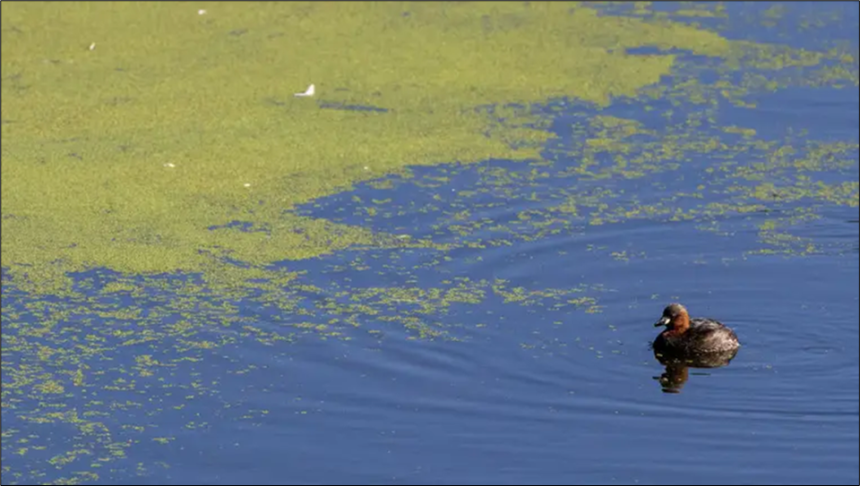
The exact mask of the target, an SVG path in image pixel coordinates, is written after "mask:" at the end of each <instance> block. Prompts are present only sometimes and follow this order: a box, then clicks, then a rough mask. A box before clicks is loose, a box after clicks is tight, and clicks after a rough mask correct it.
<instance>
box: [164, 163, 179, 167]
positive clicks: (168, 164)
mask: <svg viewBox="0 0 860 486" xmlns="http://www.w3.org/2000/svg"><path fill="white" fill-rule="evenodd" d="M164 166H165V167H167V168H168V169H172V168H174V167H176V166H175V165H173V164H171V163H170V162H168V163H166V164H164Z"/></svg>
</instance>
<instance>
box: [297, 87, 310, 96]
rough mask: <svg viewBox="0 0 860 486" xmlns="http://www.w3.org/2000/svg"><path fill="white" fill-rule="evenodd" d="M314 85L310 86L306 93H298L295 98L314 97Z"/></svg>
mask: <svg viewBox="0 0 860 486" xmlns="http://www.w3.org/2000/svg"><path fill="white" fill-rule="evenodd" d="M314 92H315V90H314V85H310V86H308V89H307V90H305V92H304V93H296V94H295V95H294V96H313V95H314Z"/></svg>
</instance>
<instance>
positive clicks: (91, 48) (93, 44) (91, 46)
mask: <svg viewBox="0 0 860 486" xmlns="http://www.w3.org/2000/svg"><path fill="white" fill-rule="evenodd" d="M95 48H96V43H95V42H93V43H92V44H90V50H93V49H95Z"/></svg>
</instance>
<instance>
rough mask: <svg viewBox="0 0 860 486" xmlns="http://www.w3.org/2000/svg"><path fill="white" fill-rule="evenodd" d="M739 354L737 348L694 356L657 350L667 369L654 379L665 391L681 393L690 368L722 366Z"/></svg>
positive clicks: (658, 358)
mask: <svg viewBox="0 0 860 486" xmlns="http://www.w3.org/2000/svg"><path fill="white" fill-rule="evenodd" d="M737 354H738V350H737V349H733V350H729V351H724V352H711V353H702V354H700V355H694V356H689V355H688V356H673V355H670V354H664V353H660V352H657V351H655V352H654V357H655V358H657V361H659V362H660V364H662V365H663V366H665V367H666V370H665V371H664V372H663V374H662V375H660V376H655V377H654V379H655V380H657V381H658V382H659V383H660V386H661V387H662V388H663V391H664V392H666V393H681V389H682V388H683V387H684V385H685V384H686V383H687V380H688V379H689V378H690V368H720V367H722V366H726V365H727V364H729V363H730V362H731V361H732V359H734V357H735V356H736V355H737Z"/></svg>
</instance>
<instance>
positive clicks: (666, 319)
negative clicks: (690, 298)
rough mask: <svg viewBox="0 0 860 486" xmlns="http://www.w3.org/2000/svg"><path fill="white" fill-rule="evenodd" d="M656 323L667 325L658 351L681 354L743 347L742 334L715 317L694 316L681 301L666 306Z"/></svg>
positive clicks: (724, 350) (681, 355)
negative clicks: (740, 338)
mask: <svg viewBox="0 0 860 486" xmlns="http://www.w3.org/2000/svg"><path fill="white" fill-rule="evenodd" d="M654 325H655V326H666V329H665V330H664V331H663V332H661V333H660V335H658V336H657V339H655V340H654V344H653V348H654V351H655V352H657V353H660V354H663V355H671V356H678V357H685V356H696V355H701V354H708V353H728V352H731V351H737V349H738V348H739V347H740V341H738V336H737V335H736V334H735V332H734V331H732V330H731V329H730V328H728V327H726V326H725V325H724V324H723V323H721V322H719V321H716V320H714V319H708V318H695V319H690V316H689V314H687V309H685V308H684V306H682V305H681V304H672V305H670V306H668V307H666V309H664V310H663V317H661V318H660V320H659V321H657V323H655V324H654Z"/></svg>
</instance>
